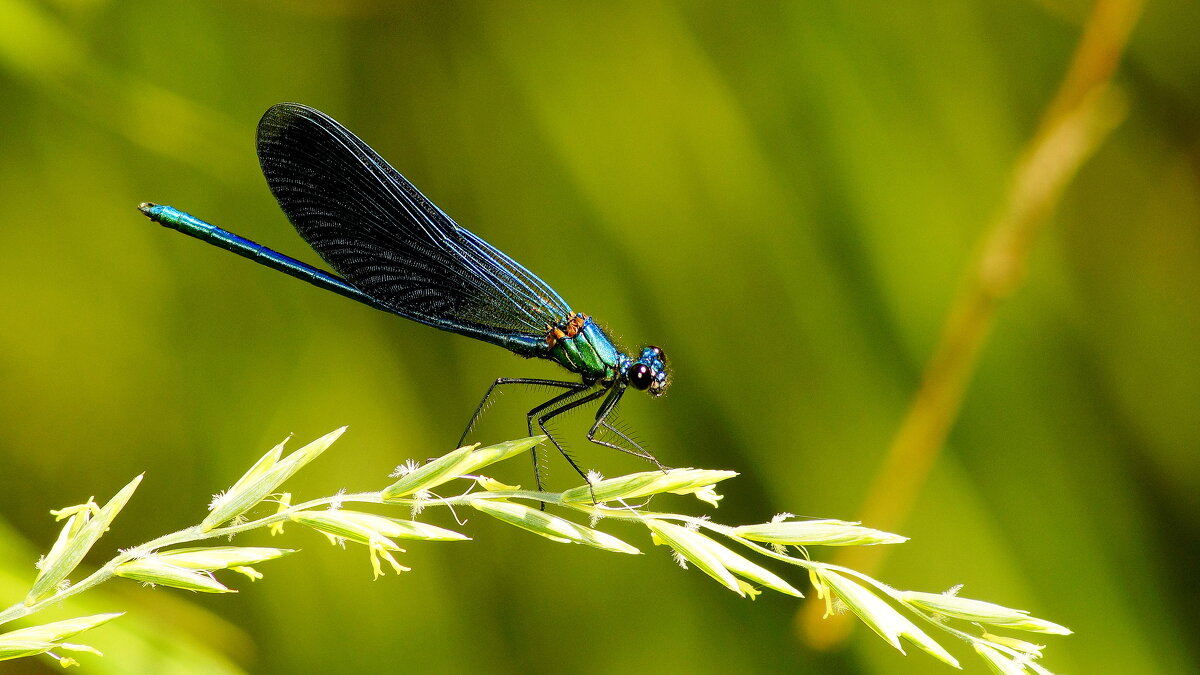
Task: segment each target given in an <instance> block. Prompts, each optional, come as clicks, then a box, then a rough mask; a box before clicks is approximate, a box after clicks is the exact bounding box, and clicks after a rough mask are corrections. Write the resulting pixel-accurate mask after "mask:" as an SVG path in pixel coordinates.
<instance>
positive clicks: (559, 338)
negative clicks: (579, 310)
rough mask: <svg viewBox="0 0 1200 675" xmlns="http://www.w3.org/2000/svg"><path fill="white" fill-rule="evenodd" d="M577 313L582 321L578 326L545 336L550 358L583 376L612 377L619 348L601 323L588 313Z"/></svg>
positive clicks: (616, 365) (604, 378)
mask: <svg viewBox="0 0 1200 675" xmlns="http://www.w3.org/2000/svg"><path fill="white" fill-rule="evenodd" d="M580 316H581V317H582V325H581V326H579V328H578V330H568V331H567V333H566V334H562V335H554V336H553V337H551V338H550V339H548V340H547V342H548V343H549V353H548V356H549V358H550V360H551V361H554V362H555V363H557V364H559V365H560V366H562V367H563V368H566V369H567V370H569V371H571V372H573V373H579V374H580V375H583V376H584V377H586V378H595V379H600V380H609V379H612V378H613V377H614V376H615V375H616V373H617V370H618V366H619V364H620V360H621V354H620V352H618V351H617V348H616V347H615V346H614V345H613V343H612V340H609V339H608V336H607V335H605V334H604V331H603V330H601V329H600V326H597V325H596V324H595V323H594V322H593V321H592V319H591V318H590V317H587V316H586V315H580ZM560 332H561V331H560ZM553 333H554V331H553V330H552V334H553Z"/></svg>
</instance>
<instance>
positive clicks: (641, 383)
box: [625, 363, 654, 391]
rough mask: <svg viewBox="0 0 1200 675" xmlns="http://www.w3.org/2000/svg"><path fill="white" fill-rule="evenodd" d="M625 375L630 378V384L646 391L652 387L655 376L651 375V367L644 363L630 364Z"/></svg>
mask: <svg viewBox="0 0 1200 675" xmlns="http://www.w3.org/2000/svg"><path fill="white" fill-rule="evenodd" d="M625 376H626V377H628V378H629V384H630V386H632V387H633V388H634V389H637V390H638V391H645V390H646V389H648V388H650V383H651V382H652V381H654V377H653V376H652V375H650V368H649V366H647V365H646V364H644V363H635V364H633V365H632V366H629V370H627V371H625Z"/></svg>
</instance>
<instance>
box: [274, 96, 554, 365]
mask: <svg viewBox="0 0 1200 675" xmlns="http://www.w3.org/2000/svg"><path fill="white" fill-rule="evenodd" d="M258 160H259V163H260V164H261V165H262V170H263V174H264V175H265V176H266V178H267V184H268V185H270V187H271V192H272V193H273V194H274V195H275V199H277V200H278V201H279V205H280V207H282V208H283V212H284V213H286V214H287V217H288V219H289V220H291V221H292V225H294V226H295V227H296V230H297V231H298V232H299V233H300V236H302V237H304V240H305V241H307V242H308V244H309V245H310V246H312V247H313V249H315V250H316V252H317V253H318V254H320V256H321V258H322V259H323V260H324V261H325V262H326V263H328V264H329V266H330V267H332V268H333V269H334V270H335V271H336V272H337V273H338V274H340V275H341V276H343V277H345V279H346V280H347V281H349V282H350V283H351V284H353V285H354V286H355V287H357V288H358V289H359V290H361V291H363V292H364V293H366V294H368V295H370V296H371V297H373V298H375V299H376V300H378V301H380V302H381V303H382V304H384V305H385V306H387V307H388V308H389V309H391V311H393V312H395V313H396V314H399V315H401V316H404V317H407V318H409V319H413V320H414V321H420V322H421V323H424V324H428V325H431V326H435V327H437V328H442V329H445V330H450V331H454V332H457V333H462V334H465V335H470V336H471V337H475V338H479V339H482V340H486V341H488V342H493V343H496V344H501V345H503V346H506V347H509V348H510V349H511V348H513V346H514V344H517V343H519V344H523V345H529V344H533V343H532V342H530V340H534V341H540V340H542V339H543V338H544V336H545V335H546V325H547V324H554V323H559V322H561V321H563V320H564V319H566V318H567V316H568V315H569V314H570V313H571V309H570V307H569V306H568V305H567V303H566V302H564V301H563V299H562V298H561V297H559V295H558V294H557V293H555V292H554V290H553V289H552V288H550V286H548V285H547V284H546V283H545V282H544V281H542V280H541V279H539V278H538V277H537V275H535V274H533V273H532V272H530V271H529V270H527V269H525V268H524V267H523V266H522V265H521V264H520V263H518V262H517V261H515V260H513V259H512V258H510V257H508V256H506V255H504V254H503V253H501V252H500V251H499V250H497V249H496V248H495V247H493V246H492V245H491V244H488V243H487V242H486V241H484V240H483V239H480V238H479V237H477V236H476V235H474V234H472V233H471V232H469V231H468V230H466V229H464V228H462V227H459V226H458V225H457V224H456V223H455V222H454V221H453V220H451V219H450V216H447V215H446V214H445V213H444V212H443V211H442V210H441V209H439V208H438V207H437V206H435V205H434V204H433V203H432V202H430V201H429V200H428V199H426V198H425V195H423V194H421V193H420V191H418V190H417V188H416V187H415V186H413V184H412V183H410V182H408V180H407V179H405V178H404V176H402V175H400V172H398V171H396V170H395V169H393V168H392V167H391V166H390V165H388V163H387V162H385V161H384V160H383V158H382V157H380V156H379V154H378V153H376V152H375V151H374V150H372V149H371V148H370V147H368V146H367V144H366V143H363V142H362V141H361V140H359V139H358V137H357V136H355V135H354V134H352V133H350V132H349V131H348V130H347V129H346V128H345V127H343V126H342V125H341V124H338V123H337V122H336V121H335V120H333V119H332V118H331V117H329V116H328V115H326V114H324V113H322V112H320V111H318V110H314V109H313V108H309V107H308V106H304V105H300V104H299V103H280V104H278V105H275V106H272V107H271V109H270V110H268V111H267V113H266V114H265V115H263V118H262V121H260V122H259V124H258Z"/></svg>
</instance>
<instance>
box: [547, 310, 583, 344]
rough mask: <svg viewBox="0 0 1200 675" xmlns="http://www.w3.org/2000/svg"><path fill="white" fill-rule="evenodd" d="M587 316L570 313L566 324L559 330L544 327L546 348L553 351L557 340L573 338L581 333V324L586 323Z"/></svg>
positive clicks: (549, 326)
mask: <svg viewBox="0 0 1200 675" xmlns="http://www.w3.org/2000/svg"><path fill="white" fill-rule="evenodd" d="M587 318H588V317H587V314H575V313H574V312H572V313H571V316H570V317H568V318H567V322H566V323H565V324H563V326H562V327H561V328H560V327H558V326H551V325H547V326H546V346H547V347H549V348H550V349H554V345H556V344H558V341H559V340H564V339H567V338H573V337H575V336H576V335H579V333H580V332H582V331H583V324H584V323H585V322H586V321H587Z"/></svg>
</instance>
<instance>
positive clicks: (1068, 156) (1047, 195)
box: [796, 0, 1143, 649]
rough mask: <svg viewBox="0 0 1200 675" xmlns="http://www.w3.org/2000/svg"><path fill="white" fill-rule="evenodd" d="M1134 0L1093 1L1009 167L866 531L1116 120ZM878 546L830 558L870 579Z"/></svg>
mask: <svg viewBox="0 0 1200 675" xmlns="http://www.w3.org/2000/svg"><path fill="white" fill-rule="evenodd" d="M1142 4H1143V3H1142V2H1141V0H1099V1H1098V2H1097V3H1096V4H1095V6H1094V7H1093V9H1092V14H1091V16H1090V17H1089V18H1088V21H1087V24H1086V25H1085V26H1084V31H1083V37H1082V38H1081V39H1080V42H1079V46H1078V47H1077V48H1076V51H1075V56H1074V59H1073V61H1072V63H1071V67H1070V69H1069V70H1068V71H1067V75H1066V77H1065V78H1064V79H1063V82H1062V84H1061V85H1060V86H1059V89H1058V92H1057V94H1056V95H1055V97H1054V100H1053V101H1052V102H1051V104H1050V105H1049V106H1048V107H1047V109H1046V112H1045V113H1044V114H1043V116H1042V121H1041V123H1040V125H1039V127H1038V130H1037V133H1036V134H1035V135H1034V137H1033V138H1032V139H1031V140H1030V142H1029V144H1028V145H1027V146H1026V148H1025V149H1024V150H1023V151H1022V152H1021V155H1020V157H1019V158H1018V160H1017V162H1016V165H1015V166H1014V167H1013V174H1012V182H1011V184H1010V186H1009V189H1008V194H1007V196H1006V199H1005V203H1004V207H1003V209H1002V210H1001V211H1000V213H999V215H998V217H997V218H996V220H995V221H994V222H993V223H992V224H991V226H990V227H989V228H988V230H987V231H986V232H985V234H984V236H983V239H982V245H981V247H980V249H979V253H978V254H977V255H976V256H975V257H974V259H973V260H972V261H971V263H970V264H969V265H968V267H967V269H966V271H965V274H964V283H963V286H962V288H961V290H960V291H959V293H958V296H957V297H956V298H955V300H954V303H953V305H952V306H951V308H950V311H949V313H948V315H947V317H946V322H945V324H944V325H943V327H942V333H941V338H940V340H939V342H938V345H937V348H936V349H935V350H934V353H933V356H932V357H931V358H930V359H929V362H928V363H927V364H926V366H925V371H924V373H923V374H922V377H921V385H920V388H919V389H918V390H917V392H916V395H915V396H914V397H913V401H912V404H911V405H910V407H909V409H908V413H907V414H906V415H905V418H904V421H903V422H902V423H901V425H900V428H899V430H898V431H897V432H896V436H895V437H894V438H893V440H892V444H891V447H889V448H888V452H887V455H886V456H885V457H884V459H883V462H882V463H881V465H880V468H879V473H878V474H877V475H876V477H875V480H874V482H873V483H872V485H871V488H870V490H869V491H868V492H867V496H866V499H865V501H864V503H863V506H862V510H861V512H860V515H859V517H858V520H860V521H861V522H862V523H863V524H864V525H867V526H869V527H873V528H879V529H882V530H888V531H891V530H895V529H897V528H898V527H900V526H901V525H902V524H903V523H904V521H905V520H906V519H907V518H908V514H909V512H910V511H911V509H912V505H913V502H914V501H915V500H916V497H917V495H918V494H920V491H921V489H922V488H923V487H924V485H925V481H926V479H927V477H928V475H929V471H930V469H931V468H932V467H933V464H934V462H935V461H936V460H937V457H938V454H939V453H940V452H941V449H942V446H943V445H944V443H945V440H946V435H947V434H948V433H949V431H950V428H951V425H952V424H953V422H954V419H955V418H956V417H957V416H958V410H959V407H960V404H961V402H962V397H963V392H964V391H965V390H966V386H967V383H968V381H969V380H970V377H971V374H972V372H973V371H974V368H975V363H976V360H977V357H978V355H979V352H980V350H981V349H982V347H983V344H984V341H985V340H986V339H987V336H988V333H989V332H990V331H991V328H992V324H993V322H994V320H995V317H996V310H997V308H998V307H999V305H1000V301H1001V300H1003V299H1004V298H1006V297H1007V296H1009V295H1011V294H1012V292H1013V291H1014V290H1015V289H1016V288H1017V286H1018V285H1019V283H1020V281H1021V278H1022V275H1023V273H1024V271H1025V264H1026V260H1027V259H1028V256H1029V251H1030V248H1031V247H1032V244H1033V241H1034V238H1035V237H1036V236H1037V234H1038V231H1039V230H1040V229H1041V228H1042V227H1043V225H1044V224H1045V222H1046V218H1047V216H1048V215H1049V214H1050V212H1051V211H1052V210H1053V209H1054V207H1055V205H1056V204H1057V203H1058V199H1059V197H1060V196H1061V194H1062V192H1063V190H1064V189H1065V188H1066V186H1067V184H1068V183H1069V182H1070V180H1071V178H1073V177H1074V175H1075V172H1076V171H1077V170H1078V169H1079V167H1080V166H1081V165H1082V164H1083V162H1084V161H1085V160H1086V159H1087V158H1088V157H1089V156H1090V155H1091V154H1092V152H1094V151H1095V150H1096V148H1097V147H1099V145H1100V144H1101V143H1102V142H1103V141H1104V139H1105V138H1106V137H1107V136H1108V133H1109V132H1110V131H1112V129H1113V128H1115V127H1116V125H1117V124H1118V123H1119V122H1120V120H1121V118H1122V117H1123V116H1124V112H1125V106H1124V100H1123V99H1122V97H1121V96H1120V95H1119V93H1118V92H1116V91H1114V89H1113V87H1112V86H1111V83H1110V80H1111V77H1112V74H1113V71H1114V70H1115V69H1116V65H1117V63H1118V61H1119V60H1120V56H1121V52H1122V51H1124V48H1125V46H1126V44H1127V43H1128V39H1129V34H1130V32H1131V30H1132V29H1133V26H1134V24H1135V23H1136V22H1137V19H1138V17H1139V15H1140V14H1141V10H1142ZM887 553H888V551H887V548H886V547H854V548H850V549H845V550H841V551H839V552H838V555H837V556H836V557H835V559H834V562H835V563H836V564H839V565H845V566H847V567H852V568H854V569H857V570H859V571H861V572H863V573H865V574H875V573H876V572H877V571H878V568H879V567H880V566H881V565H882V563H883V560H884V557H885V556H886V555H887ZM824 613H825V605H824V604H823V603H821V602H814V601H812V600H811V599H810V600H809V601H808V602H806V603H805V606H803V607H802V608H801V610H800V612H799V613H798V614H797V623H796V630H797V634H798V636H799V637H800V638H801V639H802V640H804V641H806V642H807V643H808V644H809V645H810V646H812V647H815V648H818V649H831V648H834V647H836V646H838V645H840V644H841V643H842V642H844V641H845V638H846V636H847V635H848V634H849V631H850V628H851V626H852V625H853V624H852V622H851V618H852V617H851V616H850V615H848V614H841V615H837V616H832V617H829V618H822V617H823V615H824Z"/></svg>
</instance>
